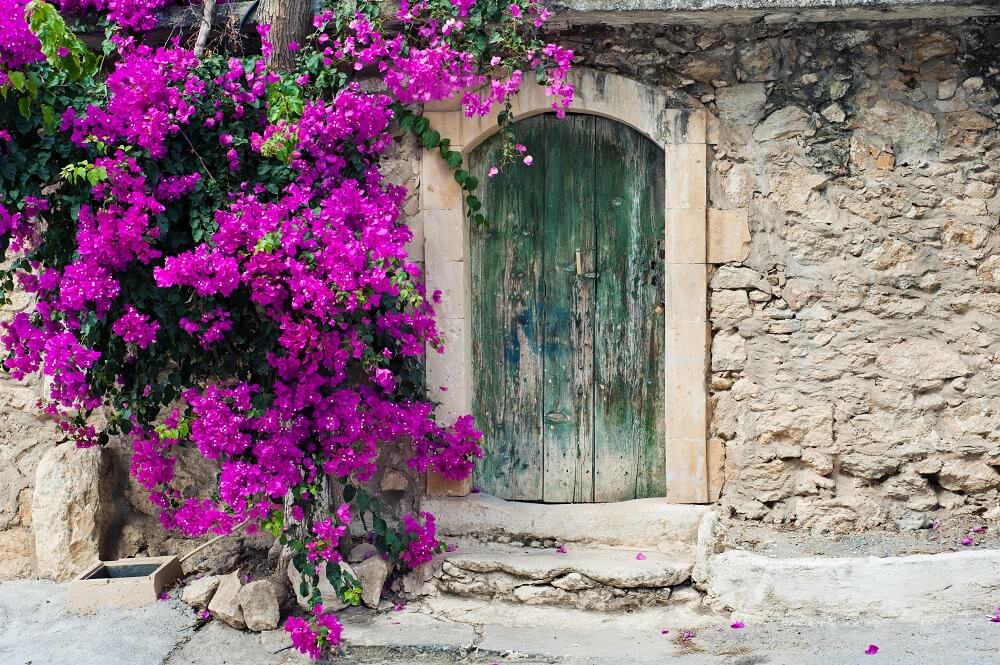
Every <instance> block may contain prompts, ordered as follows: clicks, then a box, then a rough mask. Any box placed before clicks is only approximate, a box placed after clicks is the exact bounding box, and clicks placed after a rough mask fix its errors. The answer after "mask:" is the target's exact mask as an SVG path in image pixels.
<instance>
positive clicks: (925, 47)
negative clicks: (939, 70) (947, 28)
mask: <svg viewBox="0 0 1000 665" xmlns="http://www.w3.org/2000/svg"><path fill="white" fill-rule="evenodd" d="M956 50H958V40H957V39H956V38H955V37H953V36H951V35H949V34H948V33H947V32H944V31H943V30H935V31H934V32H929V33H927V34H925V35H922V36H921V37H920V39H918V40H917V43H916V44H915V48H914V50H913V55H914V58H915V59H916V61H917V62H926V61H927V60H930V59H932V58H940V57H942V56H946V55H951V54H952V53H954V52H955V51H956Z"/></svg>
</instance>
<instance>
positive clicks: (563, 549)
mask: <svg viewBox="0 0 1000 665" xmlns="http://www.w3.org/2000/svg"><path fill="white" fill-rule="evenodd" d="M556 552H558V553H559V554H566V546H565V545H560V546H559V547H557V548H556Z"/></svg>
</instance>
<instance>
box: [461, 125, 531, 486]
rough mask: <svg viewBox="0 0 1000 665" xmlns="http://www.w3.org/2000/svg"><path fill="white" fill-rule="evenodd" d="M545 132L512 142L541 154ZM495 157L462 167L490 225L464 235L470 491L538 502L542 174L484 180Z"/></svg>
mask: <svg viewBox="0 0 1000 665" xmlns="http://www.w3.org/2000/svg"><path fill="white" fill-rule="evenodd" d="M544 123H545V119H544V118H543V117H538V118H532V119H529V120H526V121H524V122H522V123H520V124H519V125H518V133H519V134H518V136H519V140H521V141H522V142H523V143H525V144H527V145H531V146H538V145H544V143H543V141H544ZM499 150H500V139H499V137H494V138H493V139H491V140H490V141H487V142H486V143H485V144H484V145H482V146H480V147H479V148H478V149H476V150H475V151H474V152H473V154H472V155H471V159H470V169H471V172H472V173H473V175H475V176H476V177H477V178H479V182H480V183H482V185H481V187H482V195H483V204H484V207H485V209H486V211H487V213H488V214H489V216H490V222H491V224H490V227H489V229H488V230H484V229H479V228H472V229H471V231H470V243H471V247H470V266H469V267H470V271H471V274H472V293H473V309H472V320H473V323H472V335H473V337H472V367H473V377H474V388H473V415H474V416H475V418H476V422H477V424H478V426H479V427H480V429H481V430H482V432H483V447H484V450H483V461H482V463H481V464H480V466H479V470H478V473H477V481H476V482H477V484H478V485H479V486H480V487H481V488H482V489H483V491H485V492H488V493H490V494H493V495H495V496H499V497H502V498H506V499H522V500H531V501H541V500H542V498H543V495H542V459H543V453H542V420H541V419H542V360H541V348H542V336H541V305H542V299H541V296H540V279H541V270H542V256H541V252H539V251H538V248H539V247H540V246H541V242H542V239H541V225H542V220H543V210H544V171H543V169H542V168H540V167H539V165H536V166H533V167H530V168H529V167H525V166H511V167H508V168H505V169H504V170H503V172H501V173H500V174H499V175H497V176H496V177H495V178H492V179H491V178H488V177H487V172H488V170H489V168H490V166H492V165H493V164H496V163H498V162H499Z"/></svg>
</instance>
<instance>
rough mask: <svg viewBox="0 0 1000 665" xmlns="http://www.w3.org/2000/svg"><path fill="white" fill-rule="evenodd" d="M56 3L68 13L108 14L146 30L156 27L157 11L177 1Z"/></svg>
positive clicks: (131, 27)
mask: <svg viewBox="0 0 1000 665" xmlns="http://www.w3.org/2000/svg"><path fill="white" fill-rule="evenodd" d="M54 4H56V5H57V6H58V7H59V9H60V10H62V11H63V12H64V13H66V14H76V15H83V14H89V13H99V14H106V15H107V17H108V19H109V20H111V21H112V22H113V23H117V24H118V25H120V26H121V27H123V28H126V29H128V30H135V31H144V30H152V29H153V28H155V27H156V24H157V18H156V12H157V11H159V10H160V9H163V8H164V7H169V6H170V5H173V4H175V3H174V0H56V2H55V3H54Z"/></svg>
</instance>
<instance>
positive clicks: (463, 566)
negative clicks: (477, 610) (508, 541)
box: [435, 542, 694, 611]
mask: <svg viewBox="0 0 1000 665" xmlns="http://www.w3.org/2000/svg"><path fill="white" fill-rule="evenodd" d="M565 550H566V551H565V553H563V552H559V551H556V549H555V548H554V547H513V546H510V545H503V544H500V543H495V542H492V543H487V544H485V545H477V544H476V543H472V542H461V543H460V544H459V546H458V549H457V551H455V552H453V553H451V554H449V555H447V557H446V559H445V561H444V564H443V567H442V570H441V574H440V575H439V576H438V579H437V580H436V581H435V585H436V587H437V588H438V589H440V590H441V591H443V592H445V593H450V594H456V595H460V596H470V597H476V598H486V599H494V600H507V601H513V602H520V603H524V604H527V605H561V606H565V607H573V608H576V609H582V610H600V611H619V610H627V609H635V608H639V607H646V606H651V605H662V604H664V603H666V602H667V601H668V600H669V598H670V595H671V587H675V586H677V585H678V584H683V583H684V582H686V581H687V580H688V579H689V578H690V575H691V568H692V566H693V564H694V554H693V553H691V555H690V556H688V557H687V558H679V557H676V556H667V555H664V554H661V553H659V552H648V553H646V552H643V553H641V555H640V552H638V551H637V550H625V549H617V548H596V547H580V546H576V545H568V546H566V547H565ZM637 556H638V557H639V558H637Z"/></svg>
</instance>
